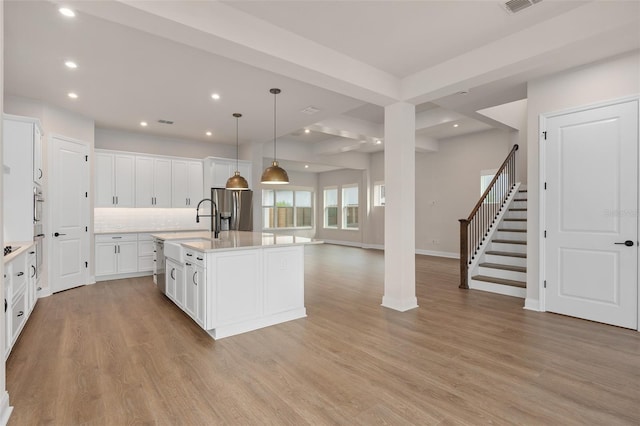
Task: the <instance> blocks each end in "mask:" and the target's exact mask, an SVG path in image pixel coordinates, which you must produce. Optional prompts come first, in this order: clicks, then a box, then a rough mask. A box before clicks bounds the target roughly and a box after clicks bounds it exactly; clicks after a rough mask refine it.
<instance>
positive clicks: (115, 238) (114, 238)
mask: <svg viewBox="0 0 640 426" xmlns="http://www.w3.org/2000/svg"><path fill="white" fill-rule="evenodd" d="M120 238H122V237H111V239H112V240H118V239H120Z"/></svg>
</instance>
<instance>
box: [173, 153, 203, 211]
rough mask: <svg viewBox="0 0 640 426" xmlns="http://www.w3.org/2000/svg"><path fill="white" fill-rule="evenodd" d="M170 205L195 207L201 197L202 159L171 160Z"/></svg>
mask: <svg viewBox="0 0 640 426" xmlns="http://www.w3.org/2000/svg"><path fill="white" fill-rule="evenodd" d="M171 166H172V185H171V188H172V190H171V197H172V201H171V205H172V206H173V207H195V206H196V205H197V204H198V202H199V201H200V200H201V199H202V198H203V192H204V191H203V184H204V180H203V179H204V175H203V171H202V161H190V160H173V161H172V162H171Z"/></svg>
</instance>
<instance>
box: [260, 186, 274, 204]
mask: <svg viewBox="0 0 640 426" xmlns="http://www.w3.org/2000/svg"><path fill="white" fill-rule="evenodd" d="M262 205H263V206H273V190H272V189H263V190H262Z"/></svg>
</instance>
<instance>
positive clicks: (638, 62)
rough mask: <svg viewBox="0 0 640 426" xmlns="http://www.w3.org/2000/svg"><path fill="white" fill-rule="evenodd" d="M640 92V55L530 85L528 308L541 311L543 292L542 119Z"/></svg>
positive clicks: (598, 63)
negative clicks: (553, 114)
mask: <svg viewBox="0 0 640 426" xmlns="http://www.w3.org/2000/svg"><path fill="white" fill-rule="evenodd" d="M639 93H640V53H639V52H638V51H635V52H632V53H627V54H625V55H620V56H616V57H613V58H610V59H608V60H605V61H600V62H596V63H593V64H589V65H586V66H582V67H578V68H574V69H572V70H568V71H565V72H562V73H558V74H555V75H553V76H549V77H545V78H541V79H538V80H533V81H531V82H529V85H528V96H529V102H528V105H529V113H528V121H529V124H528V130H527V136H528V162H529V164H528V177H527V185H528V205H527V206H528V212H527V215H528V220H527V299H526V302H525V307H527V308H530V309H538V308H539V300H540V292H539V281H540V279H541V277H540V273H539V272H540V259H539V249H540V240H539V234H540V226H539V220H540V217H539V211H538V210H539V205H540V196H539V191H540V185H539V179H540V173H539V167H540V159H539V149H540V146H539V133H540V130H539V128H538V119H539V117H540V115H541V114H546V113H550V112H556V111H561V110H564V109H570V108H576V107H580V106H586V105H589V104H593V103H598V102H602V101H606V100H614V99H617V98H622V97H626V96H630V95H638V94H639Z"/></svg>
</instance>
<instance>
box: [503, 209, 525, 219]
mask: <svg viewBox="0 0 640 426" xmlns="http://www.w3.org/2000/svg"><path fill="white" fill-rule="evenodd" d="M505 217H507V218H509V219H526V218H527V212H526V211H513V210H509V211H507V213H506V214H505Z"/></svg>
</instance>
